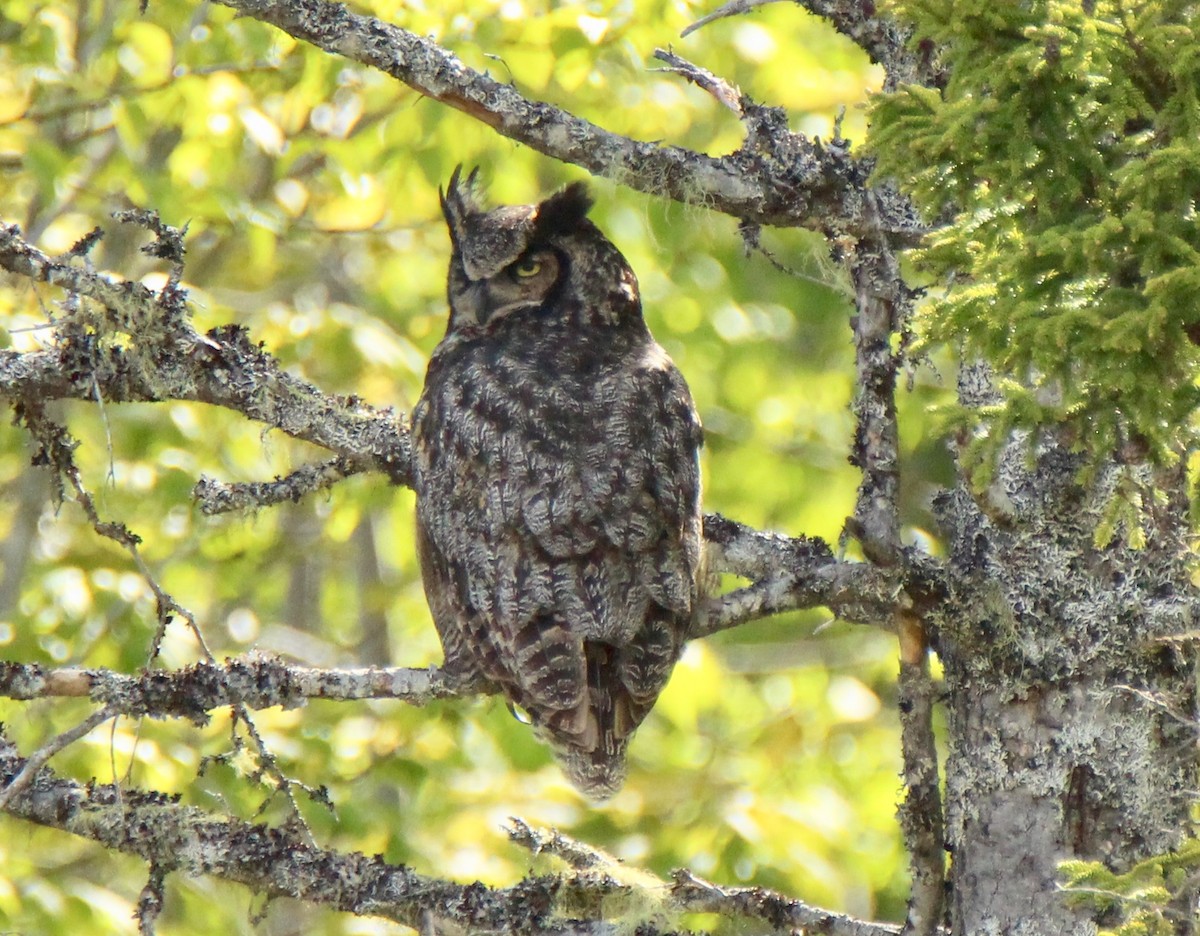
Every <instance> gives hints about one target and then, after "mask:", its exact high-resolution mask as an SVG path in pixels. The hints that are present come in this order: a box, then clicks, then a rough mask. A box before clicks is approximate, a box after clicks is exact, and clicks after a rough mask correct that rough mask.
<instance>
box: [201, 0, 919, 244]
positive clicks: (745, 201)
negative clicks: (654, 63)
mask: <svg viewBox="0 0 1200 936" xmlns="http://www.w3.org/2000/svg"><path fill="white" fill-rule="evenodd" d="M220 2H221V3H222V4H223V5H225V6H228V7H231V8H232V9H234V10H236V11H238V12H239V13H241V14H243V15H246V16H252V17H254V18H255V19H258V20H262V21H263V22H264V23H269V24H271V25H273V26H276V27H278V28H279V29H282V30H283V31H284V32H286V33H288V34H289V35H291V36H294V37H295V38H297V39H300V40H302V41H304V42H310V43H312V44H313V45H315V46H317V47H318V48H321V49H324V50H325V51H327V52H333V53H336V54H338V55H342V56H345V57H346V58H348V59H351V60H352V61H355V62H358V63H360V64H362V65H367V66H369V67H372V68H377V69H379V70H380V71H382V72H384V73H385V74H388V75H391V76H392V77H393V78H395V79H396V80H398V81H401V82H403V83H404V84H406V85H408V86H409V87H411V88H413V89H414V90H416V91H419V92H420V93H421V94H423V95H425V96H426V97H429V98H432V99H433V100H436V101H439V102H441V103H442V104H445V105H447V106H449V107H453V108H456V109H457V110H460V111H463V112H464V113H466V114H469V115H470V116H472V117H474V118H476V119H477V120H479V121H481V122H483V123H485V124H487V125H488V126H489V127H492V128H493V129H495V130H496V131H497V132H499V133H501V134H503V135H504V136H506V137H509V138H510V139H513V140H516V141H518V142H520V143H524V144H526V145H527V146H530V147H532V148H533V149H535V150H537V151H539V152H541V153H544V154H545V155H547V156H551V157H553V158H555V159H560V160H562V161H563V162H569V163H573V164H575V165H577V166H582V167H583V168H584V169H587V170H588V171H589V172H591V173H593V174H594V175H598V176H603V177H604V178H607V179H611V180H613V181H614V182H617V183H619V184H621V185H626V186H629V187H630V188H634V189H637V190H638V191H641V192H645V193H647V194H651V195H658V196H662V197H666V198H671V199H674V200H676V201H681V202H686V203H689V204H693V205H699V206H702V207H705V208H711V209H714V210H716V211H720V212H723V213H725V214H729V215H733V216H734V217H736V218H741V219H743V220H746V221H750V222H754V223H756V224H769V225H777V226H779V227H806V228H811V229H814V230H819V229H821V228H822V227H823V226H824V224H825V220H826V219H828V218H830V217H835V218H838V219H840V222H841V224H842V225H843V228H844V230H847V231H850V232H855V233H867V232H868V230H871V231H876V232H878V231H882V233H884V234H886V235H887V237H888V238H889V239H890V240H891V241H892V242H893V243H906V244H909V245H914V244H915V243H916V242H917V240H918V239H919V238H920V236H921V235H922V233H923V232H924V230H925V228H924V226H923V225H922V224H921V222H920V221H919V219H918V218H917V216H916V214H915V212H914V211H913V210H912V206H911V205H910V203H909V202H908V199H906V198H904V197H903V196H901V195H899V193H896V192H893V191H890V190H889V191H880V192H878V193H877V195H878V199H877V201H878V210H877V211H875V212H873V213H871V214H870V215H868V213H867V212H866V211H865V210H864V206H865V205H866V202H867V199H866V197H865V196H866V193H867V192H868V191H869V190H870V188H869V186H868V183H867V177H868V175H869V174H870V170H871V163H870V161H869V160H863V159H860V158H858V157H856V156H851V155H850V153H849V152H848V150H846V149H843V148H838V147H825V146H822V145H820V144H819V143H816V142H813V141H810V140H808V139H806V138H805V137H803V136H800V135H799V134H794V133H792V132H791V131H790V130H788V128H787V124H786V121H784V122H783V124H782V126H781V127H779V128H778V134H777V135H776V136H774V137H772V138H766V137H763V138H761V139H757V140H755V141H754V145H752V146H751V145H747V146H745V147H743V148H742V149H740V150H738V151H737V152H735V153H731V154H730V155H728V156H724V157H721V158H714V157H711V156H706V155H704V154H701V153H696V152H693V151H691V150H687V149H683V148H682V147H678V146H661V145H658V144H655V143H646V142H641V141H637V140H631V139H629V138H627V137H623V136H621V135H619V134H616V133H611V132H609V131H607V130H604V129H602V128H600V127H598V126H596V125H595V124H593V123H590V122H588V121H586V120H583V119H581V118H579V117H576V116H574V115H572V114H570V113H568V112H567V111H564V110H561V109H560V108H558V107H555V106H553V105H551V104H547V103H545V102H541V101H532V100H529V99H528V98H526V97H524V96H522V95H521V93H520V92H519V91H518V90H517V89H516V88H515V87H513V85H511V84H504V83H503V82H500V81H497V80H495V79H494V78H491V77H490V76H488V75H486V74H481V73H479V72H477V71H474V70H473V69H470V68H468V67H467V66H465V65H464V64H463V63H462V62H461V61H459V60H458V59H457V58H456V57H455V56H454V55H453V54H451V53H450V52H448V51H447V50H445V49H443V48H442V47H441V46H439V45H438V44H437V43H435V42H433V41H432V40H431V39H429V38H427V37H424V36H418V35H416V34H415V33H411V32H409V31H408V30H405V29H402V28H400V27H398V26H393V25H391V24H389V23H384V22H382V21H380V20H377V19H374V18H372V17H369V16H361V15H359V14H356V13H352V12H350V10H348V9H347V8H346V7H344V6H342V5H341V4H337V3H329V2H327V0H220Z"/></svg>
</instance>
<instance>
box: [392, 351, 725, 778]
mask: <svg viewBox="0 0 1200 936" xmlns="http://www.w3.org/2000/svg"><path fill="white" fill-rule="evenodd" d="M653 347H654V350H655V352H656V353H654V354H647V355H646V356H645V357H644V358H643V359H641V360H639V361H637V362H636V363H635V364H634V365H632V366H630V367H628V368H626V369H625V370H624V371H623V372H621V373H620V374H617V375H614V379H608V380H603V381H599V382H597V384H596V385H595V386H594V387H593V388H592V392H591V394H590V399H589V398H588V397H587V396H586V395H585V397H584V398H582V399H581V398H579V397H574V398H571V397H569V396H564V395H561V394H560V395H556V394H555V393H554V391H553V388H551V389H550V390H549V391H547V392H545V393H542V394H540V395H538V394H533V395H531V394H528V393H519V391H518V390H517V389H516V388H514V387H513V385H512V384H511V383H509V382H507V381H495V382H493V383H492V384H491V385H488V386H480V385H479V384H478V383H477V382H471V387H470V388H464V383H466V382H461V383H459V384H458V385H457V386H456V387H455V388H453V389H447V390H446V391H445V392H446V393H448V394H454V395H456V398H455V399H453V400H450V399H444V400H441V401H440V402H439V395H438V394H437V393H436V392H435V393H434V395H433V396H432V397H431V398H430V399H429V400H428V403H427V404H426V411H425V412H423V413H422V412H420V411H419V412H418V413H417V414H416V417H417V419H416V421H415V422H414V429H415V430H416V431H415V433H414V434H415V436H416V439H417V443H418V451H417V461H418V475H419V478H420V483H419V487H420V491H419V493H420V498H419V501H418V528H419V534H420V535H419V542H420V548H421V551H422V568H423V570H424V574H425V581H426V591H427V594H428V595H429V600H430V606H431V609H432V611H433V614H434V619H435V622H437V625H438V630H439V633H440V634H441V636H442V641H443V644H444V646H445V650H446V655H447V663H448V665H451V666H458V667H460V668H463V667H465V668H468V669H473V671H474V672H475V673H477V674H478V675H481V676H483V677H484V678H485V679H487V680H488V681H490V682H493V683H496V684H498V685H499V686H500V687H502V688H503V689H504V691H505V693H506V695H508V697H509V698H510V699H511V700H512V701H513V702H515V703H516V704H518V705H520V706H522V707H523V708H524V709H525V710H526V711H527V712H528V713H529V715H530V716H531V718H532V720H533V721H534V723H535V724H536V725H537V726H538V727H539V729H541V731H542V732H543V733H544V734H545V735H547V736H548V738H549V740H550V741H551V742H552V744H553V745H554V747H555V749H556V753H558V754H559V757H560V760H562V761H563V764H564V767H566V769H567V772H568V774H569V775H570V776H571V777H572V779H573V780H574V781H575V782H576V784H577V785H579V786H581V787H582V788H584V789H587V790H589V791H591V792H593V793H594V794H596V795H604V794H605V793H611V792H612V791H613V790H615V789H616V787H617V786H619V784H620V781H621V779H623V754H624V749H625V746H626V744H627V743H628V738H629V736H630V734H631V733H632V732H633V729H634V728H636V727H637V725H638V724H640V722H641V721H642V719H643V718H644V717H645V715H646V713H647V712H648V711H649V709H650V707H651V706H652V705H653V703H654V700H655V699H656V698H657V696H658V694H659V692H661V690H662V688H663V686H664V685H665V684H666V682H667V678H668V677H669V675H670V672H671V668H672V667H673V665H674V662H675V660H676V658H677V657H678V654H679V651H680V649H681V648H682V645H683V641H684V639H685V637H686V632H687V627H688V625H689V622H690V619H691V614H692V608H693V605H694V603H695V601H696V594H697V592H696V589H697V586H696V580H697V575H698V568H699V563H700V550H701V532H700V514H699V487H700V481H699V468H698V463H697V451H698V448H699V445H700V426H699V420H698V418H697V416H696V413H695V410H694V407H693V406H692V402H691V398H690V396H689V394H688V391H687V387H686V385H685V384H684V382H683V378H682V377H681V376H680V375H679V373H678V371H676V370H675V368H674V366H673V365H671V364H670V362H669V360H668V359H667V358H666V356H665V355H664V354H662V352H661V351H660V350H658V349H657V346H653ZM543 389H545V387H543ZM468 397H469V398H468ZM443 406H444V407H445V408H446V409H447V410H448V409H454V410H456V413H455V415H456V417H458V418H456V419H446V418H438V417H437V413H436V412H434V411H435V410H437V409H439V408H440V407H443ZM446 415H448V413H443V414H442V416H446ZM422 422H423V423H424V426H425V427H427V428H422V425H421V423H422ZM518 426H519V427H520V429H517V428H514V427H518ZM435 427H436V428H435Z"/></svg>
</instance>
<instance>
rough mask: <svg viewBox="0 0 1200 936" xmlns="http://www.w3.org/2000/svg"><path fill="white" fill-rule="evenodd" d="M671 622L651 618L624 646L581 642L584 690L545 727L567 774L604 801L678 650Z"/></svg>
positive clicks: (621, 774)
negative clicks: (577, 702)
mask: <svg viewBox="0 0 1200 936" xmlns="http://www.w3.org/2000/svg"><path fill="white" fill-rule="evenodd" d="M672 623H673V622H671V621H670V620H669V619H666V620H655V619H654V618H651V620H649V621H647V623H646V624H645V625H644V626H643V627H642V629H641V631H639V633H638V635H637V638H636V639H635V640H634V641H632V642H631V643H629V644H627V645H625V646H623V647H614V646H612V645H611V644H607V643H603V642H600V641H590V640H589V641H584V645H583V646H584V657H585V659H586V661H587V662H586V671H587V694H586V696H584V698H583V699H582V700H581V704H580V706H579V708H578V709H577V710H576V711H574V712H571V713H568V712H560V713H558V714H559V716H560V717H559V719H551V720H550V721H549V723H548V724H547V725H546V726H545V727H546V728H547V729H548V731H547V733H548V734H549V736H550V738H549V740H550V743H551V745H552V747H553V749H554V756H555V757H556V758H557V760H558V762H559V764H560V765H561V766H562V769H563V772H564V773H565V774H566V775H567V779H568V780H570V781H571V784H572V785H573V786H574V787H575V788H576V789H577V790H579V791H580V792H581V793H583V794H584V795H586V796H588V797H590V798H591V799H596V800H606V799H608V798H609V797H610V796H612V795H613V794H614V793H616V792H617V791H618V790H619V789H620V788H621V786H622V784H624V782H625V774H626V766H625V751H626V749H627V748H628V747H629V740H630V738H631V737H632V736H633V732H634V730H635V729H636V728H637V726H638V725H640V724H641V723H642V719H644V718H645V717H646V715H647V713H648V712H649V711H650V709H651V708H652V707H653V705H654V702H655V700H656V699H657V698H658V694H659V693H660V692H661V691H662V690H663V687H664V686H665V685H666V683H667V679H668V678H669V677H670V675H671V668H672V667H673V666H674V664H675V660H676V659H677V658H678V656H679V651H680V650H681V649H682V640H681V639H680V631H679V628H677V627H674V626H672ZM556 721H557V722H558V723H557V724H555V722H556ZM556 729H557V730H556ZM564 729H565V730H564Z"/></svg>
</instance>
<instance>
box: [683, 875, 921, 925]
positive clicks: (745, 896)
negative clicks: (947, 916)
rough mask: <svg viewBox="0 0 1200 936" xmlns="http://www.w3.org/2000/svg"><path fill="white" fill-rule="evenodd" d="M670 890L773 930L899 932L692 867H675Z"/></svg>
mask: <svg viewBox="0 0 1200 936" xmlns="http://www.w3.org/2000/svg"><path fill="white" fill-rule="evenodd" d="M671 894H672V897H673V898H674V900H675V901H676V902H677V903H678V904H679V906H680V908H681V909H684V910H687V911H689V912H692V913H720V914H722V915H737V916H741V917H749V918H750V919H754V920H760V921H763V922H766V923H768V924H769V925H770V926H771V930H770V932H773V933H775V932H782V933H795V932H797V931H798V930H799V931H803V932H805V933H826V934H829V936H897V934H898V933H899V932H900V930H899V928H898V927H895V926H890V925H888V924H886V923H872V922H869V921H867V920H858V919H855V918H854V917H851V916H846V915H844V914H840V913H831V912H830V911H828V910H822V909H821V908H819V907H813V906H810V905H809V904H806V903H804V902H803V901H800V900H793V899H791V898H789V897H783V896H781V895H779V894H776V893H774V892H772V891H769V890H766V889H764V888H761V887H720V886H718V885H716V884H712V883H710V882H709V881H705V880H703V879H702V878H699V877H696V876H695V875H694V874H692V873H691V872H690V871H676V872H675V875H674V884H673V886H672V888H671Z"/></svg>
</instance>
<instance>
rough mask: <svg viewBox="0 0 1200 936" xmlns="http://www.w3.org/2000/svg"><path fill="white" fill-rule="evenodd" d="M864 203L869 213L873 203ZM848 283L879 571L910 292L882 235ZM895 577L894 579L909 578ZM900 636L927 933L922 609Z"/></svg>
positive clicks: (866, 509) (864, 494)
mask: <svg viewBox="0 0 1200 936" xmlns="http://www.w3.org/2000/svg"><path fill="white" fill-rule="evenodd" d="M870 210H871V209H870V207H869V206H868V212H869V211H870ZM847 260H848V266H849V269H850V277H851V281H852V282H853V284H854V291H855V310H856V314H855V316H854V318H853V320H852V323H851V324H852V325H853V329H854V360H855V369H856V372H857V381H856V382H857V392H856V395H855V398H854V406H853V409H854V416H855V433H854V447H853V451H852V452H851V456H850V461H851V462H852V463H853V464H854V465H857V466H858V467H859V468H860V469H861V470H862V481H861V483H860V484H859V488H858V500H857V503H856V505H855V508H854V516H853V518H852V520H851V521H850V523H849V524H848V531H849V532H850V533H852V534H853V536H854V537H855V538H856V539H857V540H858V542H859V543H860V544H861V546H862V550H863V553H864V554H865V555H866V556H867V558H869V559H870V560H871V561H872V562H873V563H874V564H875V565H877V566H879V567H880V568H882V569H903V568H904V567H905V565H906V564H907V563H908V561H909V557H908V554H907V552H906V550H905V549H904V548H903V546H902V543H901V540H900V506H899V504H900V433H899V424H898V422H897V419H896V375H897V372H898V371H899V369H900V362H901V353H902V351H901V350H899V349H897V348H896V347H895V343H896V341H897V339H900V340H903V337H904V332H905V329H906V328H907V324H908V321H909V316H910V313H911V311H912V303H913V298H914V294H913V292H912V291H911V290H910V289H909V288H908V286H907V285H906V284H905V282H904V279H903V277H902V276H901V275H900V264H899V261H898V259H897V257H896V254H895V251H894V250H893V249H892V247H891V245H889V244H888V243H887V242H886V241H885V240H884V239H883V238H882V237H878V236H875V237H867V238H860V239H859V240H858V243H857V244H856V245H855V247H854V249H853V251H852V253H851V254H850V255H849V256H848V257H847ZM907 578H908V575H907V574H905V575H902V576H901V580H902V581H903V580H907ZM893 620H894V624H893V626H894V628H895V630H896V632H897V634H898V636H899V638H900V679H899V689H900V706H901V719H900V726H901V737H900V744H901V758H902V761H903V765H904V766H903V776H904V785H905V801H904V803H903V804H902V806H901V809H900V829H901V832H902V833H903V834H904V840H905V845H906V846H907V850H908V855H909V872H910V876H911V879H912V891H911V894H910V897H909V901H908V915H907V918H906V920H905V925H904V934H905V936H932V934H933V933H934V932H936V930H937V927H938V925H939V924H940V923H941V918H942V904H943V900H944V894H945V883H944V880H945V857H944V852H943V847H942V843H943V818H942V802H941V792H940V788H939V783H938V761H937V747H936V744H935V740H934V734H933V702H934V686H933V683H932V681H931V679H930V678H929V661H928V641H927V637H926V634H925V630H924V624H923V621H922V618H921V615H920V614H919V613H915V612H914V611H913V609H912V608H911V607H906V606H905V604H904V602H901V601H897V602H895V603H894V605H893Z"/></svg>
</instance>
